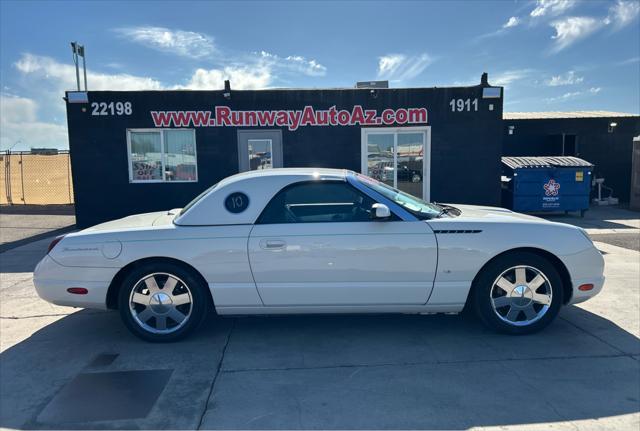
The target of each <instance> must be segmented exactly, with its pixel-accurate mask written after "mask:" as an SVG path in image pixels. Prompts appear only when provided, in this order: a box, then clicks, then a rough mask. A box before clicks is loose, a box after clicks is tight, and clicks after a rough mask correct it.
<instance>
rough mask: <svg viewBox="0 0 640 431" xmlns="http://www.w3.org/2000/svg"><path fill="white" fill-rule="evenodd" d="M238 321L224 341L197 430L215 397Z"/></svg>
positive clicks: (232, 325) (233, 324) (234, 323)
mask: <svg viewBox="0 0 640 431" xmlns="http://www.w3.org/2000/svg"><path fill="white" fill-rule="evenodd" d="M237 321H238V319H233V323H231V328H230V329H229V333H228V334H227V339H226V340H225V341H224V347H223V348H222V355H221V356H220V362H219V363H218V367H217V368H216V373H215V375H214V376H213V380H212V381H211V387H210V388H209V394H208V395H207V399H206V400H205V403H204V408H203V409H202V414H201V415H200V420H199V421H198V426H197V427H196V429H197V430H199V429H201V428H202V422H203V421H204V417H205V416H206V414H207V411H208V410H209V401H210V400H211V396H212V395H213V389H214V387H215V385H216V381H217V380H218V376H219V375H220V371H221V369H222V363H223V362H224V356H225V354H226V353H227V347H228V346H229V340H231V333H232V332H233V330H234V329H235V327H236V322H237Z"/></svg>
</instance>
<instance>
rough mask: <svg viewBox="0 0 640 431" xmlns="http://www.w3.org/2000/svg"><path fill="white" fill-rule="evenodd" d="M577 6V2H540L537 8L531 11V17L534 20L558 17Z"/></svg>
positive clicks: (563, 0) (564, 0)
mask: <svg viewBox="0 0 640 431" xmlns="http://www.w3.org/2000/svg"><path fill="white" fill-rule="evenodd" d="M575 5H576V1H575V0H538V1H537V2H536V7H535V8H534V9H533V10H532V11H531V13H530V15H531V16H532V17H533V18H538V17H543V16H557V15H561V14H563V13H564V12H566V11H568V10H569V9H571V8H572V7H574V6H575Z"/></svg>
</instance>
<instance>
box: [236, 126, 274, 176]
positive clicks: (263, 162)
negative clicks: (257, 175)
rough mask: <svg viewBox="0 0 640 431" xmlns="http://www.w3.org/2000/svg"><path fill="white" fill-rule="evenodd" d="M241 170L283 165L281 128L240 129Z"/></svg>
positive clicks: (239, 155) (239, 162)
mask: <svg viewBox="0 0 640 431" xmlns="http://www.w3.org/2000/svg"><path fill="white" fill-rule="evenodd" d="M238 165H239V166H238V169H239V171H240V172H245V171H255V170H259V169H270V168H281V167H282V132H281V131H280V130H238Z"/></svg>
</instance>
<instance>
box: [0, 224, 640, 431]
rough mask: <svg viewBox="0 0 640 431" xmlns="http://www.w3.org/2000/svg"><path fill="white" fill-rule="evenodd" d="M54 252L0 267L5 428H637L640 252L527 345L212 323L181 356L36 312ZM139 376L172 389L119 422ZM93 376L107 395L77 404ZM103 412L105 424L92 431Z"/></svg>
mask: <svg viewBox="0 0 640 431" xmlns="http://www.w3.org/2000/svg"><path fill="white" fill-rule="evenodd" d="M636 214H637V213H636ZM636 217H637V215H636ZM565 221H566V220H565ZM606 229H610V227H606ZM630 229H633V227H630ZM636 233H637V232H636ZM590 234H591V235H592V236H593V235H598V234H597V233H596V234H594V233H593V232H591V231H590ZM621 235H627V234H626V233H622V234H621ZM594 238H597V236H594ZM47 244H48V240H41V241H36V242H31V243H29V244H27V245H25V246H21V247H17V248H14V249H12V250H9V251H6V252H4V253H0V260H2V262H3V264H2V273H1V274H0V382H1V384H0V427H3V428H40V429H42V428H65V429H70V428H110V429H113V428H119V429H122V428H154V429H155V428H157V429H159V428H163V429H164V428H170V429H185V428H203V429H207V428H211V429H214V428H217V429H276V428H284V429H312V428H313V429H316V428H328V429H348V428H360V429H362V428H368V429H389V428H448V429H466V428H474V429H476V428H478V429H479V428H482V429H484V428H490V429H491V428H500V429H505V428H507V429H509V428H522V429H540V428H552V429H576V428H577V429H629V430H637V429H639V427H640V253H638V252H637V251H635V250H632V249H629V248H623V247H618V246H615V245H612V244H608V243H604V242H596V245H597V246H598V248H599V249H600V250H601V251H603V252H604V253H605V254H604V257H605V261H606V265H607V266H606V276H607V281H606V285H605V288H604V290H603V291H602V293H601V294H600V295H598V296H597V297H596V298H594V299H593V300H591V301H588V302H585V303H583V304H579V305H576V306H570V307H565V308H564V309H563V310H562V311H561V313H560V316H559V319H557V321H556V322H554V324H552V325H551V326H550V327H548V328H547V329H546V330H544V331H543V332H541V333H538V334H534V335H530V336H525V337H513V336H505V335H500V334H496V333H493V332H491V331H489V330H487V329H485V328H484V327H482V326H481V325H480V324H479V322H477V321H476V320H475V319H473V318H471V317H467V316H465V317H462V316H449V315H434V316H416V315H373V316H365V315H333V316H278V317H260V316H255V317H240V318H222V317H214V316H212V317H211V318H209V319H208V320H207V321H206V322H205V324H204V326H203V328H202V329H201V330H200V331H198V332H197V333H196V334H195V336H193V337H191V338H189V339H187V340H185V341H184V342H179V343H173V344H150V343H145V342H142V341H140V340H138V339H136V338H135V337H133V336H132V335H130V334H129V333H128V332H127V330H126V329H125V328H124V326H123V325H122V324H121V323H120V320H119V316H118V314H117V312H113V311H108V312H107V311H94V310H75V309H69V308H65V307H57V306H54V305H51V304H48V303H46V302H44V301H42V300H40V299H39V298H38V297H37V296H36V294H35V292H34V289H33V283H32V274H31V271H32V270H33V267H34V266H35V263H36V262H37V260H38V259H39V258H40V257H41V256H43V255H44V253H45V251H46V246H47ZM141 370H167V371H166V372H165V373H164V374H162V375H164V376H167V375H168V379H167V382H166V385H164V386H163V387H160V389H161V391H160V392H159V393H158V394H156V393H155V392H154V391H153V390H152V389H150V390H149V398H152V399H154V398H153V397H154V396H155V395H157V400H155V402H152V403H151V406H150V410H148V411H145V412H144V413H143V414H138V416H136V413H135V412H134V413H133V414H132V415H131V417H128V418H124V419H123V418H122V417H123V412H122V411H116V406H117V405H118V403H117V401H118V400H113V399H108V397H107V394H108V392H109V381H110V379H111V378H112V377H113V380H111V381H112V382H113V383H114V384H115V383H116V379H117V377H116V376H122V374H120V373H118V372H122V371H141ZM95 373H102V374H103V375H101V376H98V377H103V378H102V379H101V380H102V381H103V382H104V381H106V382H107V386H99V385H97V386H96V387H89V388H84V389H85V391H84V392H74V391H72V390H71V389H73V388H76V389H77V387H78V386H77V384H76V383H78V381H79V380H82V379H84V380H87V379H91V378H94V380H96V379H95V377H96V376H95V375H94V374H95ZM137 381H138V382H139V383H140V384H141V385H142V387H143V388H144V387H145V384H149V386H148V387H149V388H151V387H152V385H151V384H150V383H152V382H145V380H144V377H143V376H142V375H141V373H138V379H137ZM112 386H113V385H112ZM156 386H157V385H156ZM152 392H153V393H152ZM79 393H81V395H77V394H79ZM69 394H71V395H69ZM73 394H76V395H75V396H76V398H73ZM105 397H107V398H105ZM94 399H95V400H100V402H101V403H102V404H101V405H102V406H103V408H102V411H100V412H98V413H99V416H100V419H99V420H86V418H87V417H88V412H86V411H85V410H86V407H87V406H88V405H91V403H92V400H94ZM147 404H149V403H147ZM61 405H62V407H61ZM134 407H135V406H134ZM141 407H143V406H141ZM74 410H75V411H74ZM134 410H135V409H134ZM141 410H144V409H141ZM81 413H82V414H81ZM94 413H95V412H94ZM73 417H78V418H82V417H84V420H77V421H73V420H69V419H68V418H73ZM63 418H67V419H63ZM115 418H119V419H115Z"/></svg>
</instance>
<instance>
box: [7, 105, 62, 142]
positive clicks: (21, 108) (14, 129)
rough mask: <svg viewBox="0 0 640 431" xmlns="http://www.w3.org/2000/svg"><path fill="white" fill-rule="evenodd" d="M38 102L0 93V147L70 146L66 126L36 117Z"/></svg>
mask: <svg viewBox="0 0 640 431" xmlns="http://www.w3.org/2000/svg"><path fill="white" fill-rule="evenodd" d="M37 110H38V104H37V103H36V102H35V101H34V100H32V99H28V98H25V97H18V96H12V95H9V94H0V148H1V149H2V150H6V149H9V148H13V149H16V150H17V149H20V150H24V149H29V148H43V147H44V148H47V147H48V148H67V147H68V138H67V127H66V126H64V125H61V124H54V123H47V122H42V121H38V120H37Z"/></svg>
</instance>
